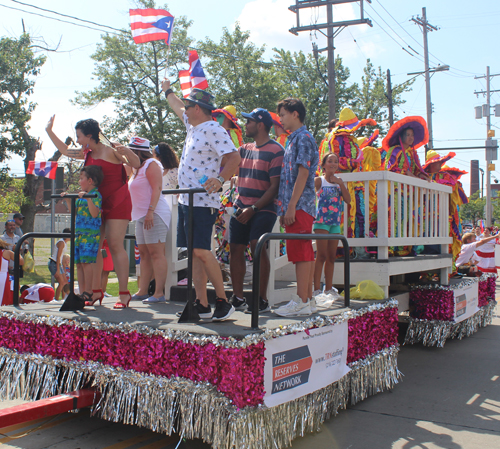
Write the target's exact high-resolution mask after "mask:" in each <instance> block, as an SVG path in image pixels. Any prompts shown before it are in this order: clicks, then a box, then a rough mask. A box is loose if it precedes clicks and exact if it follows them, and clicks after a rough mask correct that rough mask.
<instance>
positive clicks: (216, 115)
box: [212, 105, 244, 148]
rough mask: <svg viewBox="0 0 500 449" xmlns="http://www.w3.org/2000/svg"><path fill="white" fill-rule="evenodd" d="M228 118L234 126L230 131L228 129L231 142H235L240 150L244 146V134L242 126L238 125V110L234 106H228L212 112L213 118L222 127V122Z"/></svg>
mask: <svg viewBox="0 0 500 449" xmlns="http://www.w3.org/2000/svg"><path fill="white" fill-rule="evenodd" d="M225 117H227V118H228V119H229V120H230V121H231V123H232V126H231V128H229V129H226V131H227V133H228V134H229V137H231V141H232V142H233V144H234V146H235V147H236V148H239V147H241V146H242V145H243V143H244V142H243V132H242V131H241V127H240V125H238V119H237V118H236V108H235V107H234V106H231V105H229V106H226V107H224V108H222V109H214V110H213V111H212V118H213V119H214V120H215V121H216V122H218V123H219V124H220V125H221V126H222V122H223V121H224V118H225Z"/></svg>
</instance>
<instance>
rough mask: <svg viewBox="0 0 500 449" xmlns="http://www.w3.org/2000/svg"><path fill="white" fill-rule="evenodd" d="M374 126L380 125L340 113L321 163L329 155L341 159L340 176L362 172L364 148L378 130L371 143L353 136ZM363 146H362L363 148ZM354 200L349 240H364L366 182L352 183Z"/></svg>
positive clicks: (325, 147) (350, 216)
mask: <svg viewBox="0 0 500 449" xmlns="http://www.w3.org/2000/svg"><path fill="white" fill-rule="evenodd" d="M367 125H371V126H376V125H377V122H376V121H375V120H373V119H371V118H367V119H363V120H358V117H356V114H355V113H354V112H352V111H351V109H349V108H344V109H342V111H341V112H340V115H339V121H338V122H337V124H336V127H335V128H333V129H332V131H331V133H330V135H329V137H328V140H327V144H326V145H325V144H323V146H322V148H320V160H321V158H322V157H323V156H324V154H326V153H328V152H332V153H335V154H337V155H338V156H339V169H338V172H339V173H352V172H360V171H362V161H363V152H362V151H361V150H362V148H363V147H365V146H368V145H370V144H371V143H372V142H373V141H374V140H375V139H376V138H377V136H378V130H376V131H375V132H374V133H373V134H372V135H371V136H370V137H369V138H368V139H363V140H361V141H359V140H358V139H357V138H356V137H355V136H354V133H355V132H356V131H358V130H359V129H360V128H362V127H364V126H367ZM360 142H361V146H360ZM348 189H349V194H350V196H351V204H350V207H349V223H350V228H349V230H348V232H347V236H348V237H364V227H365V220H364V212H365V211H364V208H365V201H364V195H365V194H364V185H363V182H351V183H349V185H348Z"/></svg>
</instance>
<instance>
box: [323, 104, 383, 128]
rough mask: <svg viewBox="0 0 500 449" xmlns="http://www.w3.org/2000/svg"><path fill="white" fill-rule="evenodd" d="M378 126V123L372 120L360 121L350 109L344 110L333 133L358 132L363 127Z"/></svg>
mask: <svg viewBox="0 0 500 449" xmlns="http://www.w3.org/2000/svg"><path fill="white" fill-rule="evenodd" d="M367 125H370V126H377V122H376V121H375V120H373V119H372V118H365V119H363V120H359V119H358V117H357V116H356V114H355V113H354V112H353V111H352V110H351V109H350V108H344V109H342V111H340V115H339V120H338V122H337V123H336V125H335V128H333V132H335V133H339V132H342V131H344V132H351V133H353V132H354V131H357V130H358V129H359V128H362V127H363V126H367Z"/></svg>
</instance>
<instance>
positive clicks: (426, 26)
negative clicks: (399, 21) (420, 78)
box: [411, 8, 438, 154]
mask: <svg viewBox="0 0 500 449" xmlns="http://www.w3.org/2000/svg"><path fill="white" fill-rule="evenodd" d="M411 20H412V21H413V22H415V23H416V24H417V25H420V26H421V27H422V33H423V35H424V65H425V71H424V76H425V102H426V106H427V128H428V129H429V143H428V144H427V147H426V150H425V152H426V154H427V150H428V149H429V150H430V149H432V147H433V144H432V103H431V77H430V74H429V48H428V45H427V31H437V30H438V28H437V27H435V26H434V25H431V24H430V23H429V22H427V16H426V13H425V8H422V17H416V18H415V17H414V18H412V19H411Z"/></svg>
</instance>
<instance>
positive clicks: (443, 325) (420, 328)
mask: <svg viewBox="0 0 500 449" xmlns="http://www.w3.org/2000/svg"><path fill="white" fill-rule="evenodd" d="M496 305H497V303H496V301H495V300H491V301H490V303H489V304H488V305H486V306H483V307H481V308H480V309H479V310H478V311H477V312H476V313H475V314H474V315H472V316H471V317H470V318H467V319H465V320H464V321H461V322H459V323H455V322H454V321H438V320H419V319H417V318H412V317H410V321H409V325H408V330H407V331H406V336H405V343H404V344H415V343H419V342H422V344H423V345H424V346H437V347H438V348H442V347H443V346H444V344H445V342H446V340H448V339H449V338H458V339H459V340H461V339H462V338H464V337H470V336H471V335H472V334H474V333H475V332H477V331H478V330H479V328H480V327H486V326H488V325H489V324H491V320H492V319H493V312H494V309H495V306H496Z"/></svg>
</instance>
